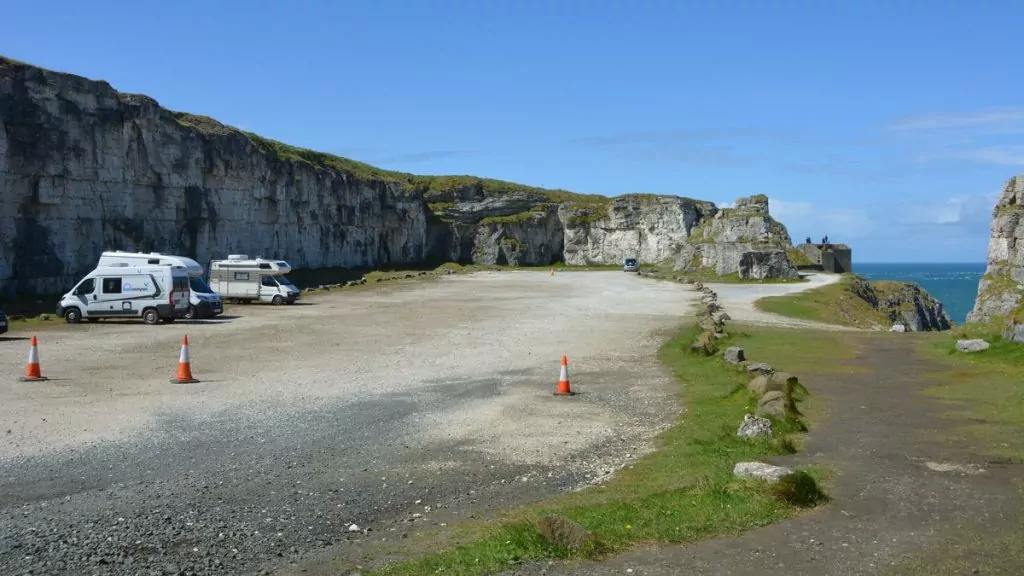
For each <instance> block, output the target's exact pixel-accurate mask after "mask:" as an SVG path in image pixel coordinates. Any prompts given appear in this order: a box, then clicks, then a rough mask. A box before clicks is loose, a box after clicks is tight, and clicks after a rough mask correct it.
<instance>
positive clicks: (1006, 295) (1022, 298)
mask: <svg viewBox="0 0 1024 576" xmlns="http://www.w3.org/2000/svg"><path fill="white" fill-rule="evenodd" d="M987 262H988V266H987V268H986V270H985V275H984V276H983V277H982V279H981V282H980V284H979V285H978V297H977V299H976V300H975V302H974V309H973V310H971V313H970V314H969V315H968V316H967V321H968V322H986V321H990V320H996V319H1000V318H1004V317H1007V316H1009V315H1011V314H1012V313H1013V312H1014V311H1015V310H1016V309H1017V308H1018V307H1020V306H1021V305H1022V304H1024V174H1022V175H1020V176H1015V177H1013V178H1010V180H1009V181H1008V182H1007V183H1006V186H1005V187H1003V192H1002V194H1001V195H1000V196H999V200H998V201H996V205H995V208H993V210H992V225H991V228H990V235H989V241H988V258H987Z"/></svg>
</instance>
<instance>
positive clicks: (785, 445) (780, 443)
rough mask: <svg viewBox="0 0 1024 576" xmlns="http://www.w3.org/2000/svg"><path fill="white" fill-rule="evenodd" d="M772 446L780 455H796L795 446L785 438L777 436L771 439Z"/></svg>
mask: <svg viewBox="0 0 1024 576" xmlns="http://www.w3.org/2000/svg"><path fill="white" fill-rule="evenodd" d="M772 444H774V445H775V449H776V450H778V451H779V453H780V454H796V452H797V448H796V444H795V443H794V442H793V440H791V439H790V438H789V437H787V436H777V437H775V438H774V439H772Z"/></svg>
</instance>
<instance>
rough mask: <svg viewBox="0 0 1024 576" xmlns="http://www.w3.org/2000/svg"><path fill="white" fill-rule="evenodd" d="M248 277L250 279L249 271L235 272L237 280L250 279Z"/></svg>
mask: <svg viewBox="0 0 1024 576" xmlns="http://www.w3.org/2000/svg"><path fill="white" fill-rule="evenodd" d="M248 279H249V273H248V272H235V280H248Z"/></svg>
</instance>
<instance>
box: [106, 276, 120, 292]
mask: <svg viewBox="0 0 1024 576" xmlns="http://www.w3.org/2000/svg"><path fill="white" fill-rule="evenodd" d="M103 293H104V294H120V293H121V279H120V278H104V279H103Z"/></svg>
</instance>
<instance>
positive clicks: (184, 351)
mask: <svg viewBox="0 0 1024 576" xmlns="http://www.w3.org/2000/svg"><path fill="white" fill-rule="evenodd" d="M178 362H179V363H181V364H189V363H190V362H189V359H188V344H182V345H181V353H180V354H178Z"/></svg>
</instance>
